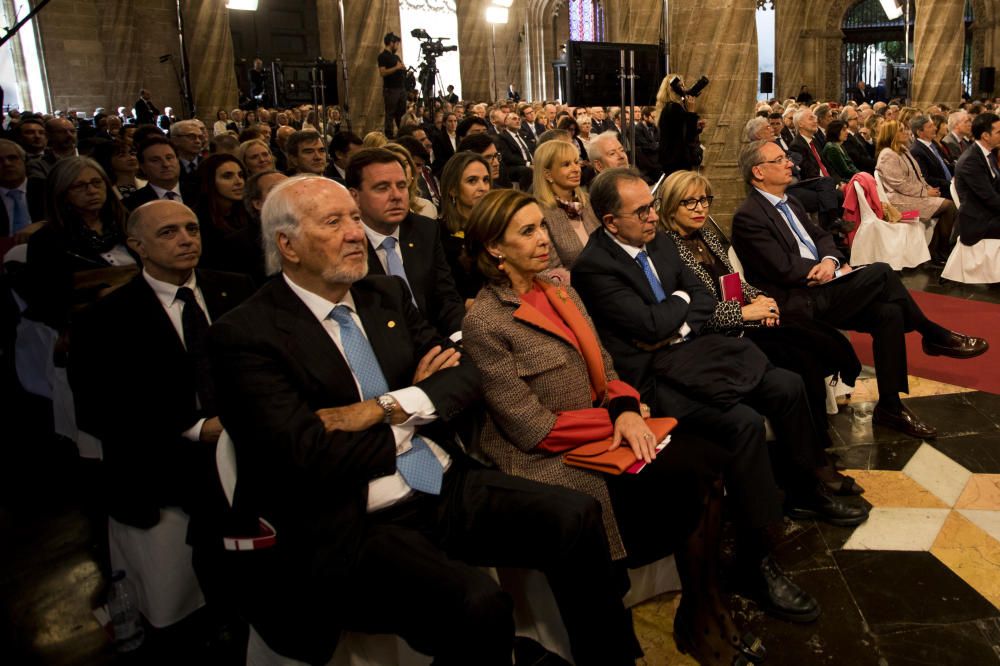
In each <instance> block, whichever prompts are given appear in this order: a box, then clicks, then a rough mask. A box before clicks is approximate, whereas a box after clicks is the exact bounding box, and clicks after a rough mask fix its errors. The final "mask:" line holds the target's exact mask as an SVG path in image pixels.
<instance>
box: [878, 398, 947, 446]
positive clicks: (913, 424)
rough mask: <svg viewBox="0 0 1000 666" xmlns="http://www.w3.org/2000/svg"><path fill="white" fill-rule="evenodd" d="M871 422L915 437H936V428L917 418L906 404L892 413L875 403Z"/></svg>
mask: <svg viewBox="0 0 1000 666" xmlns="http://www.w3.org/2000/svg"><path fill="white" fill-rule="evenodd" d="M872 423H874V424H875V425H880V426H885V427H886V428H892V429H893V430H898V431H899V432H901V433H903V434H905V435H909V436H910V437H916V438H917V439H932V438H934V437H937V430H936V429H935V428H932V427H931V426H929V425H927V424H926V423H924V422H923V421H921V420H920V419H918V418H917V415H916V414H914V413H913V412H911V411H910V410H909V409H907V408H906V406H904V407H903V409H902V411H900V412H899V413H898V414H893V413H892V412H890V411H889V410H887V409H883V408H882V406H881V405H875V411H874V412H873V413H872Z"/></svg>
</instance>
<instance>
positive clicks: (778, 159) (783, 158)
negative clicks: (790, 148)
mask: <svg viewBox="0 0 1000 666" xmlns="http://www.w3.org/2000/svg"><path fill="white" fill-rule="evenodd" d="M791 161H792V160H790V159H788V155H782V156H781V157H775V158H774V159H773V160H764V161H763V162H757V164H755V165H754V166H760V165H761V164H777V165H778V166H784V165H785V164H787V163H788V162H791Z"/></svg>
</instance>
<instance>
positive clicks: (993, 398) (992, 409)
mask: <svg viewBox="0 0 1000 666" xmlns="http://www.w3.org/2000/svg"><path fill="white" fill-rule="evenodd" d="M965 399H966V400H968V401H969V404H971V405H972V406H973V407H975V408H976V410H978V411H979V412H980V413H982V414H984V415H985V416H986V417H987V418H988V419H990V420H991V421H993V422H994V423H997V424H1000V395H997V394H995V393H985V392H983V391H976V392H974V393H967V394H966V395H965Z"/></svg>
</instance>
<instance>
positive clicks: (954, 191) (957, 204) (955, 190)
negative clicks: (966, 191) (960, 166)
mask: <svg viewBox="0 0 1000 666" xmlns="http://www.w3.org/2000/svg"><path fill="white" fill-rule="evenodd" d="M951 200H952V201H953V202H954V203H955V208H960V207H961V206H962V204H961V203H960V202H959V200H958V188H957V187H955V179H954V178H952V179H951Z"/></svg>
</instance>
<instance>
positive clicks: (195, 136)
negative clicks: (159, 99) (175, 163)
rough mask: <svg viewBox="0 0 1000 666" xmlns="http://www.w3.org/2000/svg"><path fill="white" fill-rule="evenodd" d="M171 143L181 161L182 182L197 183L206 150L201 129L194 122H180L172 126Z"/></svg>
mask: <svg viewBox="0 0 1000 666" xmlns="http://www.w3.org/2000/svg"><path fill="white" fill-rule="evenodd" d="M170 143H172V144H173V146H174V150H175V151H177V158H178V159H179V160H180V167H181V180H182V181H184V182H192V183H194V182H197V172H198V165H199V164H200V163H201V151H202V150H203V149H204V148H205V143H204V137H203V136H202V134H201V128H200V127H199V126H198V123H196V122H195V121H193V120H180V121H178V122H176V123H174V124H173V125H171V126H170Z"/></svg>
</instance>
